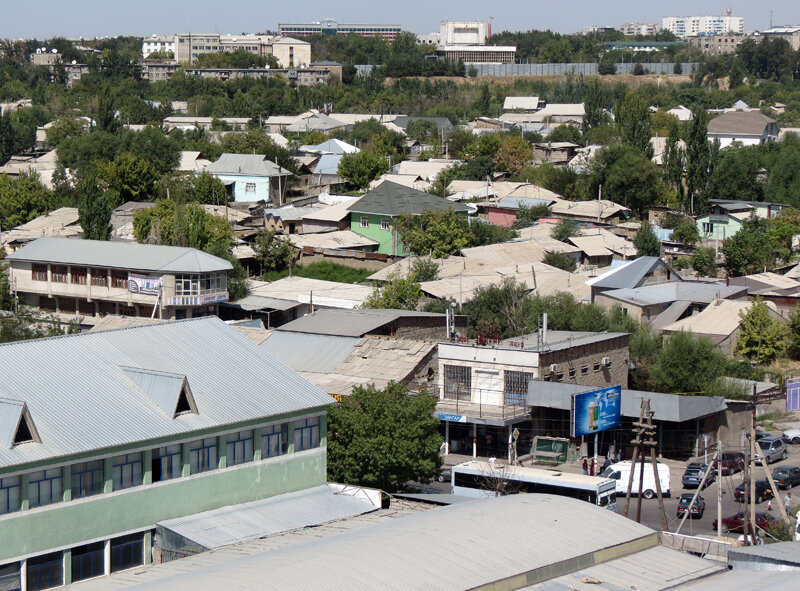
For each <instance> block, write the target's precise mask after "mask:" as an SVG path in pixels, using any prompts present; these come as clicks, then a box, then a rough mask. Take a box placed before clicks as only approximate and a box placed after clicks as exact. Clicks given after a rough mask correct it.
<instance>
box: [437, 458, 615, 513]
mask: <svg viewBox="0 0 800 591" xmlns="http://www.w3.org/2000/svg"><path fill="white" fill-rule="evenodd" d="M450 479H451V484H452V489H453V490H452V493H453V494H454V495H463V496H469V497H493V496H498V495H503V494H513V493H544V494H551V495H560V496H562V497H571V498H573V499H580V500H582V501H588V502H589V503H592V504H593V505H597V506H598V507H604V508H606V509H608V510H610V511H614V512H616V510H617V492H616V488H617V484H616V481H614V480H612V479H610V478H601V477H599V476H584V475H583V474H572V473H567V472H560V471H558V470H542V469H539V468H526V467H523V466H501V465H500V464H492V463H489V462H479V461H477V460H472V461H469V462H464V463H463V464H459V465H458V466H453V468H452V469H451V471H450Z"/></svg>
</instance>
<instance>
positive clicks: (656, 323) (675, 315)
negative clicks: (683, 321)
mask: <svg viewBox="0 0 800 591" xmlns="http://www.w3.org/2000/svg"><path fill="white" fill-rule="evenodd" d="M691 305H692V302H687V301H684V300H678V301H676V302H672V303H671V304H670V305H669V307H668V308H667V309H666V310H664V311H663V312H661V314H659V315H658V316H656V317H655V318H654V319H653V320H652V321H651V322H650V326H652V327H653V328H655V329H656V330H661V329H662V328H664V327H665V326H668V325H670V324H672V323H673V322H677V321H678V320H679V319H680V317H681V316H683V313H684V312H686V310H687V309H688V308H689V307H690V306H691Z"/></svg>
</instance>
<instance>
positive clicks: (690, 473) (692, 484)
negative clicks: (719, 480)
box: [681, 462, 716, 488]
mask: <svg viewBox="0 0 800 591" xmlns="http://www.w3.org/2000/svg"><path fill="white" fill-rule="evenodd" d="M709 470H711V472H710V473H709V475H708V477H706V483H705V486H710V485H711V484H712V483H713V482H714V480H715V478H716V476H715V475H714V469H713V468H710V467H709V465H708V464H702V463H700V462H692V463H691V464H689V465H688V466H686V471H685V472H684V473H683V476H681V482H682V483H683V488H697V487H698V486H700V483H701V482H702V481H703V476H704V475H705V473H706V472H708V471H709Z"/></svg>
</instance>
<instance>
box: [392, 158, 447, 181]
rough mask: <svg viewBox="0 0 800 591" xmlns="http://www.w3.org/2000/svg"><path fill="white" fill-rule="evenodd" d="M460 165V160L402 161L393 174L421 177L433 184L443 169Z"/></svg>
mask: <svg viewBox="0 0 800 591" xmlns="http://www.w3.org/2000/svg"><path fill="white" fill-rule="evenodd" d="M454 164H461V161H460V160H418V161H413V160H403V161H402V162H401V163H400V164H398V165H397V166H395V167H394V168H395V170H394V172H395V173H396V174H402V175H413V176H419V177H422V178H423V179H424V180H426V181H429V182H433V181H434V180H435V179H436V177H437V176H438V174H439V173H440V172H442V171H443V170H444V169H446V168H449V167H450V166H453V165H454Z"/></svg>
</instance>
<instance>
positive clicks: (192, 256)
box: [6, 237, 232, 273]
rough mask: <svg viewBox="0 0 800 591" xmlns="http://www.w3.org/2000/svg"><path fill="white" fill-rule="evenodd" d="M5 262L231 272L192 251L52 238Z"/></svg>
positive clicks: (31, 244) (25, 248)
mask: <svg viewBox="0 0 800 591" xmlns="http://www.w3.org/2000/svg"><path fill="white" fill-rule="evenodd" d="M6 259H7V260H9V261H26V262H33V263H54V264H60V265H80V266H86V267H106V268H111V269H126V270H129V271H146V272H161V273H210V272H213V271H227V270H228V269H231V268H232V267H231V264H230V263H229V262H228V261H226V260H224V259H221V258H219V257H215V256H213V255H210V254H208V253H206V252H203V251H201V250H197V249H194V248H185V247H182V246H161V245H156V244H137V243H133V242H105V241H100V240H80V239H70V238H52V237H43V238H38V239H36V240H34V241H33V242H29V243H28V244H26V245H25V246H23V247H22V248H21V249H19V250H18V251H16V252H14V253H12V254H10V255H8V256H7V257H6Z"/></svg>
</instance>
